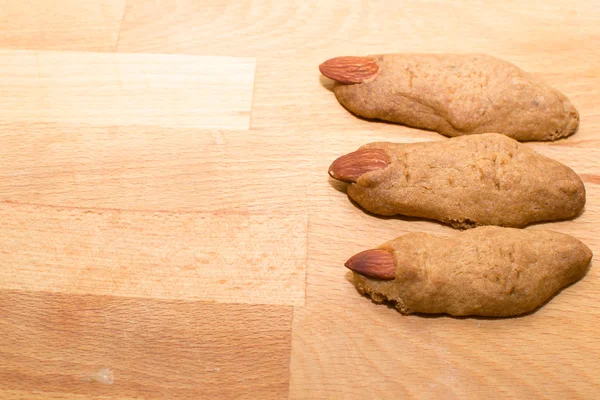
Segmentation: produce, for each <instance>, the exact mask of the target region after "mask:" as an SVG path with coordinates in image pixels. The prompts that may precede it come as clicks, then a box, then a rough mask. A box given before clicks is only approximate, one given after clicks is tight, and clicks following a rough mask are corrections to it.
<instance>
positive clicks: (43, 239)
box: [0, 203, 306, 305]
mask: <svg viewBox="0 0 600 400" xmlns="http://www.w3.org/2000/svg"><path fill="white" fill-rule="evenodd" d="M0 220H2V226H1V227H0V248H1V250H0V265H3V266H4V267H3V268H1V269H0V287H2V288H8V289H23V290H34V291H50V292H65V293H81V294H85V293H90V294H110V295H119V296H136V297H149V298H164V299H186V300H188V299H193V300H213V301H218V302H237V303H268V304H297V305H301V304H303V301H304V284H305V283H304V282H305V273H304V269H305V261H306V246H305V244H306V232H303V231H304V230H305V227H306V221H305V220H303V219H299V218H298V217H297V216H294V215H290V216H287V217H269V216H251V215H240V214H236V213H226V214H213V213H181V212H151V211H150V212H144V211H134V212H127V211H122V210H109V209H104V210H100V209H99V210H89V209H78V208H62V207H48V206H28V205H22V204H12V203H4V204H1V205H0ZM273 243H277V246H274V247H271V246H272V244H273Z"/></svg>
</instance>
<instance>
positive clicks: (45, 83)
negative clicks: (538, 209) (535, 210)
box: [0, 0, 600, 399]
mask: <svg viewBox="0 0 600 400" xmlns="http://www.w3.org/2000/svg"><path fill="white" fill-rule="evenodd" d="M563 3H564V2H560V1H555V0H552V1H547V2H544V3H543V4H542V3H539V2H534V1H525V2H523V1H512V0H511V1H508V2H502V3H496V4H492V3H491V2H490V3H489V4H483V3H476V4H471V3H470V2H464V3H462V2H457V1H436V2H433V1H425V2H422V1H407V2H402V4H397V5H392V2H388V1H383V0H382V1H361V0H356V1H350V2H348V1H329V2H326V3H325V2H317V1H314V0H313V1H286V2H269V1H263V0H257V1H241V2H240V1H229V0H225V1H220V0H214V1H208V2H197V1H192V0H182V1H177V2H155V1H150V0H127V1H126V0H112V1H109V0H101V1H96V0H94V1H92V0H77V1H75V0H65V1H61V2H54V1H49V0H33V1H30V2H26V3H23V2H8V1H5V2H3V3H1V4H0V32H2V33H1V34H0V77H1V79H0V220H1V221H2V223H1V224H0V337H2V338H3V339H2V340H0V398H2V399H139V398H144V399H191V398H207V399H209V398H210V399H233V398H235V399H240V398H253V399H284V398H292V399H320V398H330V399H340V398H343V399H354V398H356V399H363V398H378V399H380V398H381V399H384V398H394V399H396V398H419V399H422V398H431V399H440V398H457V399H479V398H482V399H483V398H486V399H487V398H518V399H525V398H539V397H545V398H556V399H564V398H590V399H591V398H595V397H596V396H597V394H598V393H600V361H599V360H600V342H599V340H598V338H597V331H598V329H599V328H600V307H599V306H598V304H599V301H598V300H599V296H600V289H599V288H600V273H599V272H598V265H597V264H598V263H597V262H596V261H593V262H592V265H591V268H590V270H589V272H588V274H587V276H586V277H585V278H584V279H583V280H582V281H580V282H579V283H577V284H575V285H573V286H571V287H569V288H567V289H565V290H564V291H563V292H562V293H561V294H560V295H559V296H557V297H556V298H554V299H553V300H552V301H551V302H550V303H548V304H547V305H546V306H544V307H543V308H541V309H540V310H538V311H537V312H536V313H534V314H532V315H528V316H526V317H522V318H512V319H478V318H465V319H457V318H450V317H445V316H440V317H420V316H408V317H406V316H402V315H400V314H398V313H397V312H395V311H394V310H392V309H390V308H388V307H385V306H378V305H375V304H373V303H371V302H370V301H369V300H368V299H366V298H364V297H362V296H360V295H359V294H358V293H357V292H356V290H355V289H354V287H353V285H352V283H351V275H350V274H349V273H348V272H347V270H346V269H345V268H344V267H343V263H344V261H345V260H346V259H347V258H348V257H349V256H351V255H353V254H354V253H356V252H358V251H361V250H363V249H366V248H370V247H374V246H377V245H379V244H380V243H382V242H384V241H386V240H389V239H391V238H393V237H396V236H398V235H401V234H404V233H407V232H414V231H419V232H431V233H437V234H448V235H450V234H452V233H454V231H453V230H452V229H450V228H448V227H446V226H443V225H441V224H438V223H435V222H431V221H423V220H420V219H408V218H386V219H382V218H376V217H373V216H371V215H367V214H366V213H365V212H363V211H362V210H361V209H359V208H357V207H356V206H354V205H353V204H352V203H351V202H349V201H348V199H347V197H346V195H345V194H344V187H343V185H340V184H338V183H336V182H334V181H332V180H330V179H329V178H328V176H327V173H326V172H327V167H328V166H329V164H330V163H331V161H332V160H333V159H335V158H336V157H337V156H339V155H341V154H344V153H347V152H350V151H353V150H355V149H356V148H357V147H358V146H360V145H362V144H364V143H367V142H372V141H382V140H384V141H400V142H417V141H430V140H444V138H443V137H441V136H440V135H438V134H436V133H433V132H425V131H420V130H416V129H411V128H407V127H403V126H398V125H389V124H384V123H373V122H367V121H364V120H360V119H357V118H355V117H354V116H352V115H351V114H350V113H348V112H346V111H345V110H344V109H343V108H342V107H341V106H340V105H339V104H338V103H337V101H336V100H335V98H334V96H333V94H332V93H331V92H330V90H331V81H329V80H328V79H326V78H324V77H322V76H320V74H319V72H318V70H317V66H318V64H319V63H321V62H322V61H324V60H325V59H328V58H330V57H333V56H338V55H364V54H368V53H383V52H483V53H488V54H492V55H495V56H497V57H501V58H504V59H507V60H509V61H511V62H514V63H516V64H517V65H519V66H520V67H521V68H523V69H525V70H527V71H529V72H531V73H534V74H535V75H537V76H539V77H541V78H543V79H544V80H546V81H547V82H548V83H549V84H551V85H552V86H555V87H557V88H559V89H560V90H562V91H563V92H564V93H566V94H567V95H568V96H569V98H570V99H571V100H572V102H573V104H574V105H575V106H576V107H577V108H578V110H579V112H580V114H581V126H580V129H579V132H578V133H577V134H575V135H574V136H572V137H570V138H568V139H566V140H563V141H559V142H556V143H531V144H528V146H531V147H532V148H534V149H535V150H536V151H538V152H540V153H541V154H544V155H547V156H550V157H553V158H555V159H557V160H559V161H561V162H563V163H565V164H567V165H569V166H570V167H572V168H573V169H574V170H575V171H576V172H578V173H579V174H580V175H581V176H582V178H583V180H584V182H585V184H586V190H587V205H586V209H585V212H584V213H583V214H582V215H581V216H580V217H579V218H577V219H575V220H572V221H564V222H558V223H548V224H537V225H534V226H531V227H529V228H527V229H534V230H535V229H553V230H556V231H560V232H565V233H568V234H571V235H574V236H576V237H578V238H579V239H581V240H582V241H584V242H585V243H586V244H587V245H588V246H589V247H590V248H592V250H593V251H594V252H595V253H596V254H600V233H599V228H598V226H599V223H600V167H599V163H600V94H599V92H598V87H600V52H598V48H599V47H600V25H599V24H598V21H599V20H600V7H598V4H597V2H592V1H589V2H585V1H584V2H577V3H568V4H567V3H564V4H563ZM34 10H35V11H34Z"/></svg>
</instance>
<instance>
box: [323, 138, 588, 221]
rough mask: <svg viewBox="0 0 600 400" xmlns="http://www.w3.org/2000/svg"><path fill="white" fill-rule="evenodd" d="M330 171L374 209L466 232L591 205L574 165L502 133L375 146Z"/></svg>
mask: <svg viewBox="0 0 600 400" xmlns="http://www.w3.org/2000/svg"><path fill="white" fill-rule="evenodd" d="M329 174H330V175H331V176H332V177H333V178H335V179H338V180H341V181H346V182H349V183H350V185H348V187H347V192H348V195H349V196H350V198H351V199H352V200H354V201H355V202H356V203H358V204H359V205H360V206H362V207H363V208H365V209H366V210H368V211H370V212H372V213H374V214H378V215H387V216H391V215H397V214H400V215H407V216H413V217H423V218H429V219H435V220H438V221H441V222H444V223H447V224H450V225H451V226H453V227H455V228H461V229H464V228H472V227H475V226H477V225H499V226H508V227H522V226H525V225H527V224H530V223H532V222H537V221H553V220H561V219H567V218H572V217H575V216H577V215H578V214H579V213H580V212H581V210H582V209H583V207H584V205H585V187H584V185H583V182H582V181H581V179H580V178H579V176H578V175H577V174H576V173H575V172H574V171H573V170H572V169H570V168H569V167H567V166H565V165H563V164H561V163H559V162H558V161H555V160H552V159H550V158H547V157H544V156H542V155H540V154H538V153H536V152H534V151H533V150H531V149H530V148H529V147H527V146H525V145H523V144H521V143H518V142H517V141H515V140H513V139H511V138H509V137H507V136H504V135H500V134H496V133H487V134H481V135H472V136H461V137H457V138H452V139H449V140H443V141H435V142H425V143H412V144H396V143H371V144H368V145H365V146H363V147H361V148H360V149H359V150H358V151H356V152H353V153H350V154H347V155H345V156H342V157H340V158H338V159H337V160H335V161H334V162H333V164H331V167H330V168H329Z"/></svg>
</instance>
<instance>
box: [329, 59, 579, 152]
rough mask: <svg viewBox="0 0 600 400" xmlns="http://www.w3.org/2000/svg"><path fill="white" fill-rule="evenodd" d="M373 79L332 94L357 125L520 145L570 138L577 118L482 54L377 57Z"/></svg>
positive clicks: (558, 100)
mask: <svg viewBox="0 0 600 400" xmlns="http://www.w3.org/2000/svg"><path fill="white" fill-rule="evenodd" d="M367 58H370V59H373V60H374V61H375V62H376V63H377V65H378V66H379V71H378V72H377V74H376V75H375V76H374V77H372V78H370V79H367V80H365V81H364V82H362V83H359V84H349V85H348V84H342V83H336V85H335V86H334V93H335V96H336V97H337V99H338V101H339V102H340V103H341V104H342V105H343V106H344V107H346V108H347V109H348V110H349V111H351V112H353V113H354V114H357V115H359V116H362V117H366V118H372V119H379V120H384V121H390V122H396V123H401V124H405V125H408V126H412V127H416V128H423V129H428V130H433V131H437V132H439V133H441V134H443V135H446V136H460V135H470V134H477V133H485V132H500V133H502V134H505V135H507V136H509V137H511V138H514V139H516V140H519V141H529V140H556V139H559V138H562V137H566V136H568V135H571V134H572V133H574V132H575V130H576V129H577V126H578V125H579V114H578V112H577V110H576V109H575V107H573V105H572V104H571V103H570V101H569V99H568V98H567V97H566V96H565V95H564V94H562V93H561V92H559V91H558V90H556V89H553V88H551V87H550V86H548V85H546V84H545V83H543V82H542V81H540V80H539V79H537V78H535V77H533V76H531V75H530V74H528V73H526V72H524V71H522V70H521V69H519V68H518V67H516V66H515V65H513V64H511V63H509V62H507V61H503V60H500V59H497V58H495V57H492V56H488V55H483V54H381V55H372V56H368V57H367Z"/></svg>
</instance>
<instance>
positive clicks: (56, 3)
mask: <svg viewBox="0 0 600 400" xmlns="http://www.w3.org/2000/svg"><path fill="white" fill-rule="evenodd" d="M125 4H126V0H110V1H107V0H103V1H97V0H27V1H11V0H0V47H2V48H11V49H43V50H87V51H112V50H114V48H115V46H116V44H117V38H118V37H119V30H120V27H121V21H122V19H123V12H124V11H125Z"/></svg>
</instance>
